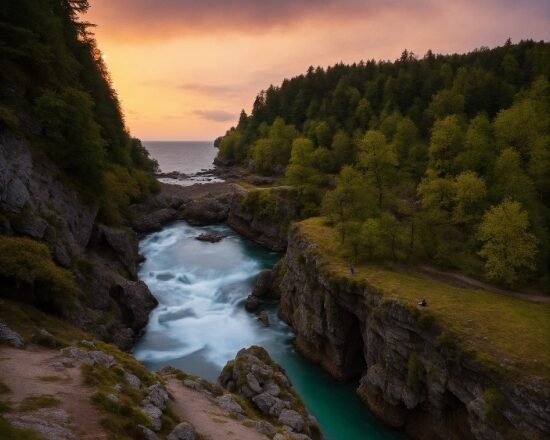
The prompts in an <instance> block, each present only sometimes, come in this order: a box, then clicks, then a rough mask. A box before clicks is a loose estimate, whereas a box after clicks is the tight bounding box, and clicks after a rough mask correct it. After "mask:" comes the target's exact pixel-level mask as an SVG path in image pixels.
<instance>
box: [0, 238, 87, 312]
mask: <svg viewBox="0 0 550 440" xmlns="http://www.w3.org/2000/svg"><path fill="white" fill-rule="evenodd" d="M0 278H1V279H2V280H3V282H2V284H3V288H2V289H1V290H0V292H2V293H3V294H4V295H13V294H17V295H18V298H17V299H19V300H25V299H27V300H33V302H34V303H36V304H38V305H39V306H42V307H45V308H47V309H50V310H52V311H60V310H61V309H62V308H64V307H67V306H70V304H71V301H72V298H74V297H75V296H76V295H77V294H78V289H77V287H76V284H75V282H74V279H73V276H72V274H71V273H70V272H69V271H68V270H66V269H63V268H61V267H59V266H57V265H56V264H55V263H54V262H53V260H52V255H51V252H50V250H49V249H48V247H47V246H46V245H45V244H44V243H41V242H38V241H35V240H32V239H30V238H21V237H7V236H0ZM28 295H30V297H27V296H28ZM19 296H20V297H19Z"/></svg>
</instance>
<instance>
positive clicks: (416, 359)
mask: <svg viewBox="0 0 550 440" xmlns="http://www.w3.org/2000/svg"><path fill="white" fill-rule="evenodd" d="M423 371H424V367H423V365H422V362H421V361H420V356H418V353H417V352H415V351H412V352H411V353H410V354H409V360H408V362H407V386H408V387H409V388H410V389H411V390H412V391H413V392H414V393H415V394H418V393H419V392H420V388H421V386H422V374H423Z"/></svg>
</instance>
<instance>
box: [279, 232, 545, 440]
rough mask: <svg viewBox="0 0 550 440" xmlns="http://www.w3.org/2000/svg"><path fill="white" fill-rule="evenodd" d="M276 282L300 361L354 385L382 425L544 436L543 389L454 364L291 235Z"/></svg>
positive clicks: (409, 316) (397, 307) (408, 313)
mask: <svg viewBox="0 0 550 440" xmlns="http://www.w3.org/2000/svg"><path fill="white" fill-rule="evenodd" d="M278 272H279V274H278V276H279V277H280V290H281V292H280V293H281V302H280V306H279V313H280V316H281V317H282V318H283V319H284V320H285V321H286V322H287V323H289V324H290V325H291V326H292V327H293V328H294V330H295V332H296V346H297V348H298V349H299V351H300V352H301V353H302V354H303V355H305V356H306V357H308V358H310V359H312V360H313V361H316V362H319V363H320V364H321V365H322V366H323V367H324V368H325V369H326V370H327V371H328V372H329V373H331V374H332V375H333V376H334V377H336V378H339V379H343V380H345V379H357V378H360V383H359V387H358V389H357V393H358V395H359V396H360V397H361V399H362V400H363V401H364V402H365V403H366V404H367V406H368V407H369V408H370V410H371V411H372V412H373V413H374V414H375V415H376V416H378V417H379V418H381V419H382V420H384V421H385V422H386V423H388V424H389V425H391V426H393V427H396V428H402V429H405V430H406V431H407V432H408V433H409V434H410V435H411V436H412V437H413V438H422V439H431V438H433V439H469V438H475V439H504V438H547V436H548V435H549V434H550V412H549V411H548V409H549V408H548V404H549V396H550V390H549V389H548V388H546V387H545V386H543V385H541V384H537V383H533V382H530V383H516V382H514V381H506V380H505V379H503V378H502V377H501V376H500V375H498V374H497V373H495V372H493V371H491V370H489V369H488V368H486V367H483V366H482V365H480V364H478V363H476V362H474V361H468V360H466V359H460V358H457V357H456V356H455V355H453V354H452V352H451V351H449V350H446V349H445V348H444V347H443V346H442V344H441V343H440V342H438V336H439V335H440V334H441V329H439V330H435V329H433V328H432V329H430V330H425V329H423V328H424V327H426V326H425V325H422V323H421V322H420V321H419V320H418V319H417V318H416V317H415V313H414V310H412V309H410V308H408V307H406V306H404V305H402V304H400V303H398V302H396V301H389V300H384V299H383V298H382V297H381V296H380V295H378V294H377V293H375V292H373V291H372V290H371V289H370V288H368V287H367V286H365V285H361V284H360V283H357V282H352V281H350V280H349V278H343V277H338V276H335V275H331V274H329V273H328V271H327V270H325V269H323V267H322V265H321V262H320V258H319V255H318V254H317V253H316V245H314V244H311V243H310V242H308V241H307V240H306V239H304V237H302V236H301V235H300V234H299V231H298V229H297V228H296V227H293V228H292V229H291V230H290V233H289V243H288V248H287V254H286V256H285V258H284V260H283V262H282V265H281V267H280V269H279V270H278ZM419 296H421V292H419Z"/></svg>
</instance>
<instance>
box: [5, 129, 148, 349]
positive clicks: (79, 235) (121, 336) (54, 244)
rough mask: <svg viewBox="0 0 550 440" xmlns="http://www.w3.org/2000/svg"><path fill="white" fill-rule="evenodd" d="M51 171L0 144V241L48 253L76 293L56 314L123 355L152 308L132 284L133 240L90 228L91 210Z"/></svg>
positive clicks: (36, 157)
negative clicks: (23, 241) (44, 247)
mask: <svg viewBox="0 0 550 440" xmlns="http://www.w3.org/2000/svg"><path fill="white" fill-rule="evenodd" d="M58 175H59V171H58V170H57V168H56V166H55V165H54V164H53V163H52V162H51V161H50V160H48V158H46V157H45V156H43V155H41V154H40V153H38V152H36V151H33V150H31V148H30V146H29V145H28V143H27V142H26V141H25V140H21V139H18V138H16V137H13V136H8V135H2V136H0V235H15V236H26V237H30V238H33V239H35V240H39V241H43V242H45V243H47V244H48V246H49V248H50V249H52V254H53V259H54V261H55V262H56V263H57V264H58V265H61V266H64V267H66V268H68V269H70V270H71V271H72V272H73V274H74V275H75V278H76V280H77V285H78V287H79V290H80V291H81V292H80V293H81V295H79V299H78V301H76V302H75V303H74V304H70V305H69V304H66V305H65V308H64V309H62V310H61V311H60V313H61V314H62V316H63V317H64V318H65V319H67V320H69V321H70V322H71V323H72V324H75V325H76V326H78V327H80V328H82V329H84V330H87V331H89V332H90V333H92V334H93V335H94V336H97V337H98V338H101V339H104V340H106V341H108V342H114V343H116V344H117V345H119V346H120V347H122V348H130V346H131V345H132V343H133V342H134V340H135V338H136V337H137V335H138V334H139V332H140V330H141V329H142V328H143V327H144V326H145V324H146V323H147V319H148V314H149V312H150V311H151V310H152V308H153V307H155V305H156V300H155V298H154V297H153V296H152V294H151V293H150V292H149V289H148V288H147V286H145V285H144V284H143V283H140V282H138V281H136V278H137V264H138V261H139V258H140V257H139V255H138V242H137V236H136V234H135V233H134V232H133V231H132V230H131V229H129V228H114V227H110V226H105V225H102V224H100V223H98V222H97V213H98V208H97V206H95V205H93V204H92V205H90V204H89V203H84V202H83V201H82V200H81V198H80V197H79V195H78V194H77V193H76V192H75V191H74V190H73V189H71V188H70V187H69V186H68V185H66V184H65V183H64V182H61V181H59V180H58V179H57V176H58Z"/></svg>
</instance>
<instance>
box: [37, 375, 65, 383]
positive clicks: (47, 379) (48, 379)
mask: <svg viewBox="0 0 550 440" xmlns="http://www.w3.org/2000/svg"><path fill="white" fill-rule="evenodd" d="M38 380H39V381H40V382H50V383H51V382H64V381H65V380H66V379H65V378H63V377H61V376H39V377H38Z"/></svg>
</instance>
